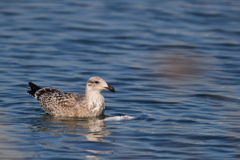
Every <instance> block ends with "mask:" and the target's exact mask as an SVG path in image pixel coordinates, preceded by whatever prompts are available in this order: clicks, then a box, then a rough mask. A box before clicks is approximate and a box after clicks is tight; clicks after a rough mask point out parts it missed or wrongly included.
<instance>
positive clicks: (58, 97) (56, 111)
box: [28, 77, 115, 117]
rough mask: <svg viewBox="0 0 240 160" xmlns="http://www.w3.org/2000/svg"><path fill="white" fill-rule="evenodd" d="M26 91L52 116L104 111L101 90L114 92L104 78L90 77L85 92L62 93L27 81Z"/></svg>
mask: <svg viewBox="0 0 240 160" xmlns="http://www.w3.org/2000/svg"><path fill="white" fill-rule="evenodd" d="M29 86H30V87H31V90H29V91H28V93H29V94H30V95H31V96H33V97H34V98H36V99H37V100H38V101H39V102H40V104H41V107H42V109H43V110H44V111H45V112H46V113H48V114H51V115H54V116H67V117H93V116H100V115H102V114H103V113H104V109H105V103H104V97H103V96H102V95H101V91H102V90H104V89H106V90H109V91H111V92H115V90H114V88H113V87H111V86H108V84H107V83H106V82H105V80H104V79H102V78H100V77H92V78H90V79H89V80H88V82H87V84H86V89H85V94H79V93H64V92H62V91H60V90H58V89H54V88H48V87H46V88H40V87H38V86H37V85H35V84H33V83H31V82H29Z"/></svg>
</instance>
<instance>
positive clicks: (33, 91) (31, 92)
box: [27, 82, 41, 98]
mask: <svg viewBox="0 0 240 160" xmlns="http://www.w3.org/2000/svg"><path fill="white" fill-rule="evenodd" d="M28 84H29V86H30V87H31V89H30V90H28V91H27V93H28V94H29V95H31V96H33V97H34V98H35V93H36V92H37V91H38V90H39V89H41V87H39V86H37V85H36V84H34V83H32V82H28Z"/></svg>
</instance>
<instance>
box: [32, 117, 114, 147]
mask: <svg viewBox="0 0 240 160" xmlns="http://www.w3.org/2000/svg"><path fill="white" fill-rule="evenodd" d="M103 118H104V117H94V118H87V119H81V118H77V117H76V118H72V117H54V116H51V115H42V116H41V117H40V118H39V120H38V122H40V123H38V124H34V125H33V126H32V128H31V129H32V131H33V132H41V131H42V132H46V133H48V134H51V135H54V136H61V134H70V135H80V136H84V137H86V139H87V140H88V141H98V142H101V141H102V140H101V138H102V137H106V136H107V135H109V134H110V133H111V132H109V131H105V130H104V128H105V127H106V124H105V122H104V120H103ZM79 139H81V138H79Z"/></svg>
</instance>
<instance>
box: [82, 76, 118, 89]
mask: <svg viewBox="0 0 240 160" xmlns="http://www.w3.org/2000/svg"><path fill="white" fill-rule="evenodd" d="M104 89H105V90H109V91H111V92H115V89H114V88H113V87H111V86H109V85H108V84H107V83H106V81H105V80H104V79H102V78H100V77H91V78H90V79H89V80H88V81H87V85H86V93H87V92H99V93H100V92H102V90H104Z"/></svg>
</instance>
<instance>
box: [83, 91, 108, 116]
mask: <svg viewBox="0 0 240 160" xmlns="http://www.w3.org/2000/svg"><path fill="white" fill-rule="evenodd" d="M85 96H86V99H87V101H88V109H89V110H90V111H91V112H92V113H94V114H96V115H100V114H102V113H103V111H104V109H105V103H104V97H103V96H102V94H101V92H100V91H94V90H86V93H85Z"/></svg>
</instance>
